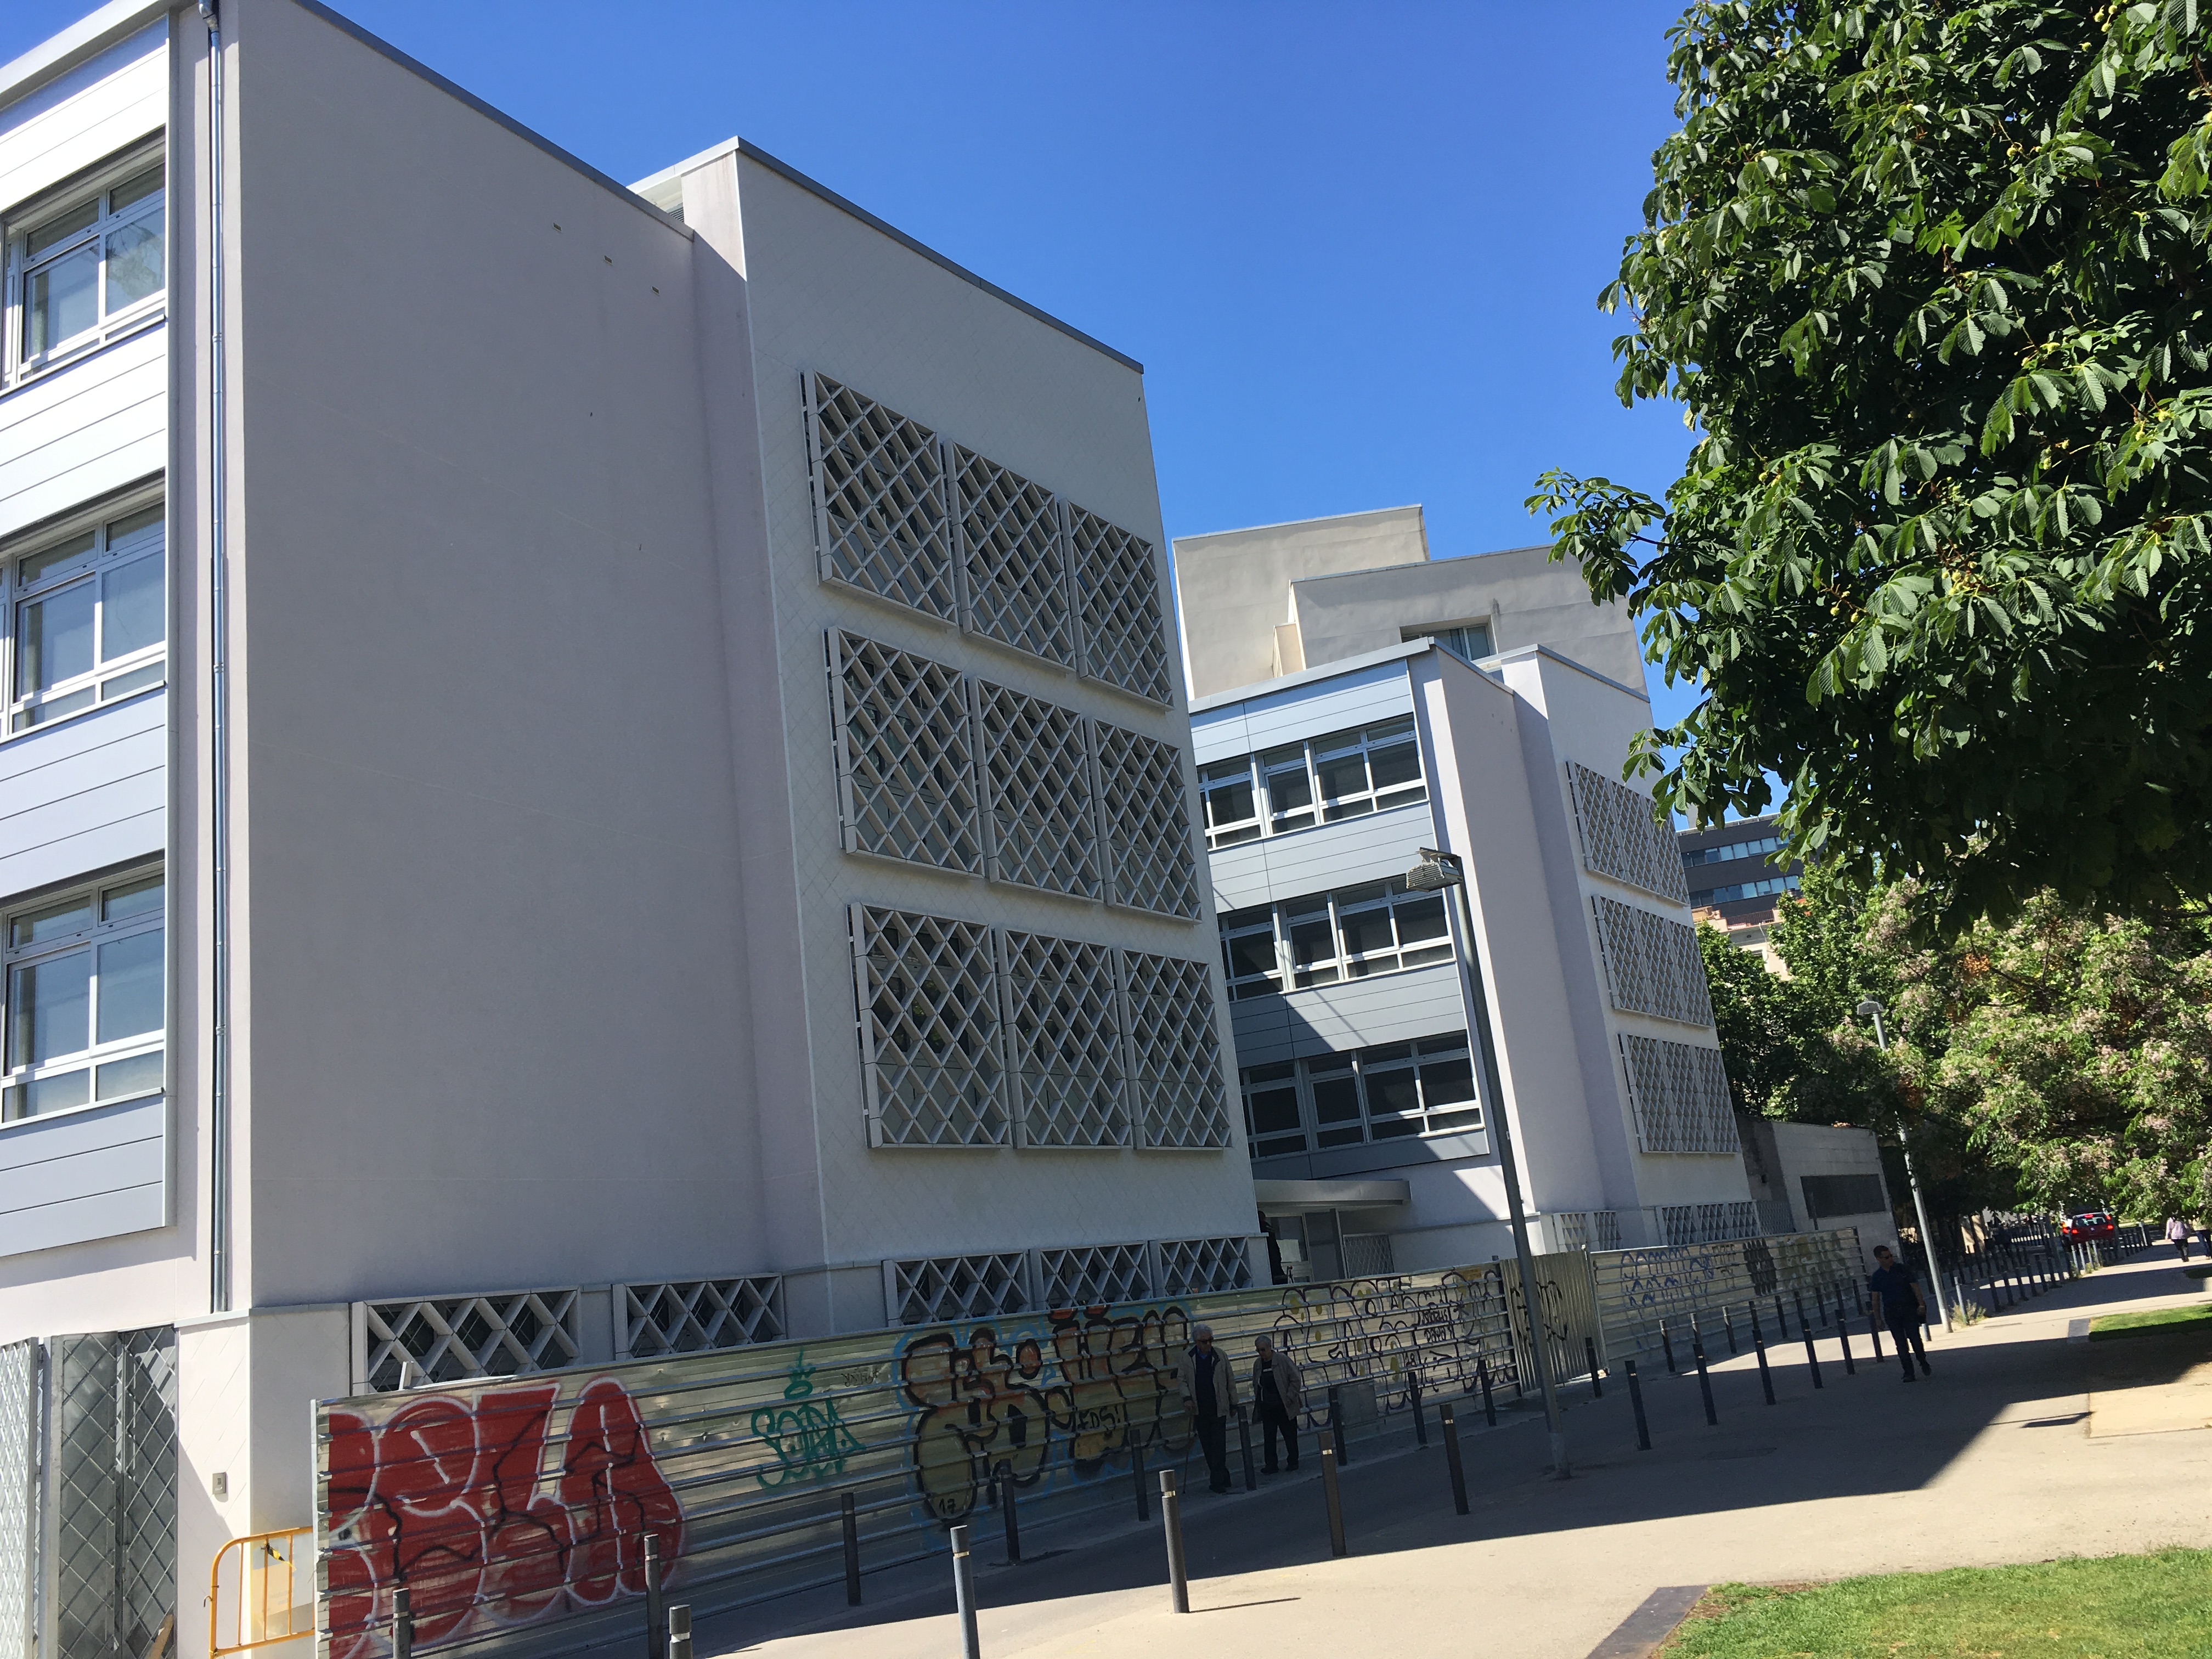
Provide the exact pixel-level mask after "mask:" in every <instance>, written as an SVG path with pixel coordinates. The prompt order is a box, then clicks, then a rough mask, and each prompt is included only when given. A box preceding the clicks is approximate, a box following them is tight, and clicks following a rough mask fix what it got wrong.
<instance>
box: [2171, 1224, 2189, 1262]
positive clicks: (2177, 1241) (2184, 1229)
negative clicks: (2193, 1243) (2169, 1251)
mask: <svg viewBox="0 0 2212 1659" xmlns="http://www.w3.org/2000/svg"><path fill="white" fill-rule="evenodd" d="M2166 1243H2169V1244H2171V1245H2172V1246H2173V1248H2174V1249H2177V1250H2179V1251H2180V1252H2181V1259H2182V1260H2183V1261H2188V1260H2189V1224H2188V1223H2187V1222H2186V1221H2184V1220H2183V1219H2182V1218H2180V1217H2179V1216H2176V1217H2174V1218H2173V1219H2172V1220H2171V1221H2169V1222H2167V1223H2166Z"/></svg>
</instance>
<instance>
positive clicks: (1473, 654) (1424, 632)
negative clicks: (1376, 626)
mask: <svg viewBox="0 0 2212 1659" xmlns="http://www.w3.org/2000/svg"><path fill="white" fill-rule="evenodd" d="M1398 637H1399V638H1400V639H1402V640H1420V639H1430V640H1434V641H1436V642H1437V644H1438V645H1441V646H1442V647H1443V648H1444V649H1445V650H1447V651H1449V652H1450V653H1452V655H1454V656H1455V657H1457V658H1458V659H1460V660H1461V661H1462V662H1464V663H1469V664H1472V663H1474V661H1476V660H1477V659H1480V658H1482V657H1486V656H1488V655H1489V654H1490V653H1491V650H1492V647H1491V643H1490V624H1489V623H1453V624H1451V625H1449V626H1448V627H1443V628H1429V627H1419V628H1401V629H1399V630H1398Z"/></svg>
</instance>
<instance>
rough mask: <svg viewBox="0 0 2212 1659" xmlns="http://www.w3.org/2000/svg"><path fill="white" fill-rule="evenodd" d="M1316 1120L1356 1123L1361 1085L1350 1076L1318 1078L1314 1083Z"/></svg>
mask: <svg viewBox="0 0 2212 1659" xmlns="http://www.w3.org/2000/svg"><path fill="white" fill-rule="evenodd" d="M1313 1102H1314V1121H1315V1122H1316V1123H1356V1122H1358V1121H1359V1085H1358V1084H1356V1083H1354V1082H1353V1081H1352V1079H1350V1078H1349V1077H1336V1078H1316V1079H1314V1083H1313Z"/></svg>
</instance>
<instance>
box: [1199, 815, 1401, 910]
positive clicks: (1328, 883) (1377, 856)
mask: <svg viewBox="0 0 2212 1659" xmlns="http://www.w3.org/2000/svg"><path fill="white" fill-rule="evenodd" d="M1435 844H1436V818H1435V817H1434V816H1433V814H1432V813H1431V811H1430V809H1429V805H1428V803H1427V802H1425V801H1420V802H1416V803H1415V804H1414V805H1411V806H1395V807H1393V808H1391V809H1390V811H1387V812H1371V813H1370V814H1368V815H1367V816H1366V817H1358V818H1346V819H1345V820H1344V821H1343V822H1342V823H1324V824H1322V825H1320V826H1318V827H1317V828H1316V829H1298V830H1294V831H1292V832H1291V834H1289V835H1287V836H1268V837H1267V838H1266V839H1264V840H1261V841H1248V842H1243V843H1242V844H1241V845H1239V846H1236V847H1228V848H1223V849H1222V850H1221V851H1219V852H1218V853H1214V854H1211V855H1209V857H1208V859H1207V860H1206V861H1207V863H1208V865H1209V866H1211V868H1212V873H1213V895H1214V905H1215V908H1218V909H1222V910H1241V909H1243V908H1245V907H1246V906H1247V905H1252V904H1267V903H1270V902H1273V901H1274V900H1276V899H1285V898H1299V897H1302V896H1304V895H1306V894H1308V893H1326V892H1328V890H1330V889H1331V888H1334V887H1352V886H1356V885H1358V884H1359V883H1361V882H1363V881H1380V880H1382V879H1383V877H1385V876H1402V875H1404V874H1405V873H1406V872H1407V871H1408V870H1410V869H1412V868H1413V866H1414V864H1415V862H1416V861H1417V860H1416V854H1418V853H1419V850H1420V849H1421V848H1424V847H1430V846H1433V845H1435Z"/></svg>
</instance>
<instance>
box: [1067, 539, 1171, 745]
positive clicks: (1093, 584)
mask: <svg viewBox="0 0 2212 1659" xmlns="http://www.w3.org/2000/svg"><path fill="white" fill-rule="evenodd" d="M1067 531H1068V544H1069V548H1070V551H1071V555H1072V556H1073V561H1074V565H1075V591H1076V592H1077V593H1078V594H1079V596H1080V598H1081V601H1082V614H1083V671H1084V672H1085V674H1086V675H1088V676H1089V677H1090V678H1092V679H1094V680H1103V681H1105V682H1106V683H1107V684H1109V685H1118V686H1120V687H1121V689H1122V690H1124V691H1133V692H1135V693H1136V694H1137V695H1138V696H1140V697H1148V698H1150V699H1151V700H1152V702H1157V703H1160V704H1163V705H1164V704H1165V703H1166V702H1168V701H1169V700H1170V697H1171V696H1173V695H1174V694H1173V691H1172V690H1171V689H1170V684H1169V680H1168V636H1167V628H1166V626H1165V623H1164V620H1163V618H1162V616H1161V610H1160V584H1159V577H1158V574H1157V573H1156V572H1155V570H1154V568H1153V564H1152V544H1151V543H1149V542H1146V541H1142V540H1140V539H1139V538H1137V537H1135V536H1133V535H1131V534H1130V533H1129V532H1127V531H1126V530H1123V529H1121V528H1120V527H1119V526H1115V525H1110V524H1109V523H1107V522H1106V520H1103V519H1102V518H1100V517H1099V516H1098V515H1097V513H1086V512H1085V511H1084V510H1083V509H1082V508H1081V507H1069V508H1068V510H1067Z"/></svg>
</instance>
